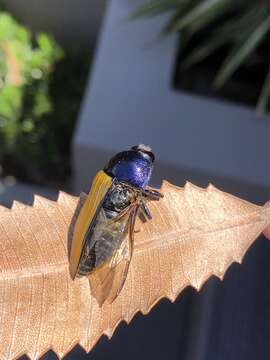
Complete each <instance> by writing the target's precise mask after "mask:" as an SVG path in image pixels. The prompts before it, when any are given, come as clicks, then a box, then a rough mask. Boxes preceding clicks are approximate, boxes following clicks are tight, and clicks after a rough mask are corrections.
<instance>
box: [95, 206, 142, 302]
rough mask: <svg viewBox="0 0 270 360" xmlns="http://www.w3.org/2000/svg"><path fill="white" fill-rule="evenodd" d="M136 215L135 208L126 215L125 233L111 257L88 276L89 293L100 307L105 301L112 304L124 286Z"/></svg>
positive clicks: (130, 254) (131, 249) (130, 255)
mask: <svg viewBox="0 0 270 360" xmlns="http://www.w3.org/2000/svg"><path fill="white" fill-rule="evenodd" d="M136 215H137V207H135V208H132V209H131V211H130V213H129V214H128V216H129V218H128V222H127V225H126V231H125V232H124V233H123V238H122V239H121V242H120V244H119V247H118V248H117V249H116V250H115V252H114V254H113V255H112V257H111V258H110V259H109V261H107V262H105V263H104V264H103V265H102V266H100V267H99V268H97V269H96V270H95V271H93V272H92V273H90V275H89V282H90V287H91V293H92V295H93V296H94V297H95V298H96V299H97V301H98V303H99V305H100V306H102V304H103V303H104V301H105V300H107V301H108V302H109V303H112V302H113V301H114V299H115V298H116V297H117V296H118V294H119V293H120V291H121V290H122V288H123V286H124V283H125V280H126V277H127V274H128V268H129V264H130V260H131V257H132V252H133V243H134V238H133V233H134V224H135V219H136Z"/></svg>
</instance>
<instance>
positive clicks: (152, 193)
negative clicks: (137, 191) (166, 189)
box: [143, 189, 164, 200]
mask: <svg viewBox="0 0 270 360" xmlns="http://www.w3.org/2000/svg"><path fill="white" fill-rule="evenodd" d="M143 195H144V196H146V197H147V198H150V199H152V200H159V199H161V198H163V196H164V195H163V194H162V193H161V192H159V191H157V190H150V189H145V190H143Z"/></svg>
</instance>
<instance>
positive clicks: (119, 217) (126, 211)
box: [110, 204, 134, 222]
mask: <svg viewBox="0 0 270 360" xmlns="http://www.w3.org/2000/svg"><path fill="white" fill-rule="evenodd" d="M132 207H134V204H130V205H129V206H127V207H126V208H125V209H124V210H122V211H121V212H120V213H119V214H118V215H117V216H116V217H115V218H112V219H111V220H110V222H115V221H119V220H121V219H122V218H123V217H124V216H125V215H126V214H127V213H128V212H129V211H130V209H131V208H132Z"/></svg>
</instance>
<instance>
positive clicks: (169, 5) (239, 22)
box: [131, 0, 270, 112]
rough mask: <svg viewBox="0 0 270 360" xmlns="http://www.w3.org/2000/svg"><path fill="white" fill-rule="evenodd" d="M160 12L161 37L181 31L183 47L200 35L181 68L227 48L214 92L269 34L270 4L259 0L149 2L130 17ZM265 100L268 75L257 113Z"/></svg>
mask: <svg viewBox="0 0 270 360" xmlns="http://www.w3.org/2000/svg"><path fill="white" fill-rule="evenodd" d="M163 12H169V13H170V14H171V16H170V19H169V22H168V24H167V25H166V26H165V28H164V29H163V31H162V35H168V34H171V33H174V32H177V31H182V34H181V35H182V37H183V41H182V42H183V44H184V46H185V45H186V44H188V43H189V42H190V40H192V38H193V37H194V36H197V35H198V34H199V35H201V37H200V38H201V40H200V42H199V44H196V46H194V47H193V48H191V49H190V50H189V52H186V55H185V58H184V59H183V61H182V64H183V66H184V67H185V68H188V67H190V66H192V65H194V64H196V63H198V62H200V61H202V60H204V59H205V58H206V57H208V56H209V55H212V54H213V53H214V52H215V51H217V50H219V49H220V48H223V47H224V46H227V47H228V55H227V57H226V58H225V59H224V61H223V64H222V65H221V68H220V69H219V71H218V73H217V75H216V79H215V81H214V86H215V87H216V88H221V87H222V86H224V84H225V83H226V82H227V81H228V80H229V79H230V78H231V77H232V76H233V74H234V73H235V71H236V70H238V69H239V67H240V66H242V65H243V64H244V63H245V62H248V61H249V59H250V57H251V55H252V54H253V53H254V52H255V50H256V49H257V48H258V47H259V46H261V45H262V44H264V43H266V42H267V41H268V39H267V38H268V36H269V34H270V15H269V14H270V3H269V2H267V1H263V0H259V1H251V0H203V1H201V0H149V1H148V2H147V3H145V4H143V5H141V6H140V7H139V8H137V9H136V10H135V11H134V13H133V14H131V17H132V18H136V17H140V16H152V15H156V14H160V13H163ZM268 49H269V46H268ZM268 57H269V53H268ZM269 61H270V57H269ZM269 99H270V75H269V74H267V75H266V77H265V82H264V84H262V91H261V94H260V96H259V99H258V103H257V108H258V110H259V111H260V112H264V111H265V110H266V108H267V105H268V102H269Z"/></svg>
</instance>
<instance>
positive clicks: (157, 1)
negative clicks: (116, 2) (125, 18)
mask: <svg viewBox="0 0 270 360" xmlns="http://www.w3.org/2000/svg"><path fill="white" fill-rule="evenodd" d="M191 1H192V0H150V1H148V2H146V3H144V4H142V5H140V6H138V7H137V8H136V9H135V10H134V11H133V12H132V13H131V14H130V16H129V17H130V18H131V19H135V18H138V17H141V16H154V15H157V14H160V13H163V12H166V11H169V10H172V9H175V8H178V6H179V5H180V6H181V3H187V2H191Z"/></svg>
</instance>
